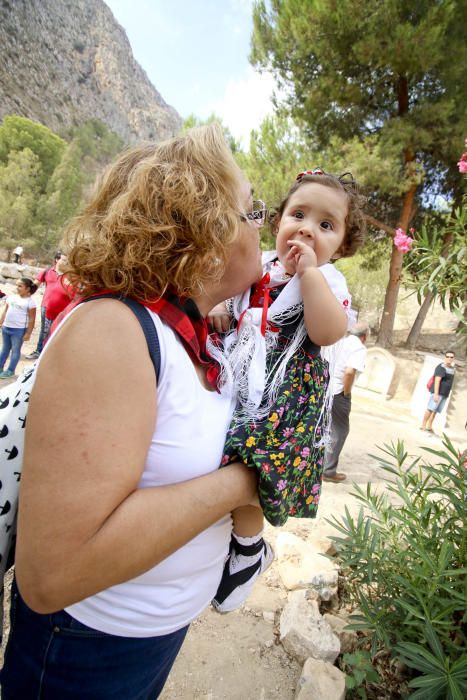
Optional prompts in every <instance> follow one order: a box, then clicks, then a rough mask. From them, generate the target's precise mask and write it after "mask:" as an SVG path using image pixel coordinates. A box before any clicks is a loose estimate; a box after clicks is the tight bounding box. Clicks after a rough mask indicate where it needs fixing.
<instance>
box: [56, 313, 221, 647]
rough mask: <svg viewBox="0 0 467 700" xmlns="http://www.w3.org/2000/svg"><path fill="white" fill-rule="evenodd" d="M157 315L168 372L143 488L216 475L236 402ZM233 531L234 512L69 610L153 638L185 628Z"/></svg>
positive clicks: (215, 580) (216, 578) (210, 586)
mask: <svg viewBox="0 0 467 700" xmlns="http://www.w3.org/2000/svg"><path fill="white" fill-rule="evenodd" d="M151 315H152V317H153V320H154V323H155V325H156V329H157V335H158V337H159V344H160V349H161V372H160V377H159V382H158V386H157V403H158V408H157V424H156V425H155V428H154V434H153V437H152V442H151V445H150V448H149V452H148V455H147V458H146V464H145V467H144V471H143V474H142V476H141V480H140V483H139V486H138V488H147V487H152V486H160V485H164V484H176V483H179V482H181V481H186V480H188V479H194V478H196V477H197V476H201V475H203V474H208V473H210V472H212V471H216V470H217V469H218V468H219V465H220V462H221V459H222V454H223V448H224V442H225V436H226V434H227V430H228V427H229V425H230V421H231V418H232V414H233V409H234V406H235V402H234V401H233V400H232V399H230V398H228V397H224V396H222V395H221V394H218V393H217V392H215V391H208V390H207V389H205V388H204V387H203V386H202V385H201V383H200V381H199V378H198V375H197V374H196V370H195V368H194V365H193V363H192V362H191V360H190V358H189V356H188V354H187V352H186V350H185V348H184V347H183V345H182V343H181V341H180V340H179V338H178V336H177V335H176V334H175V333H174V331H173V330H172V329H171V328H169V327H168V326H167V325H166V324H165V323H163V322H162V321H161V320H160V318H159V317H158V316H156V314H151ZM231 529H232V519H231V516H230V514H228V515H226V516H225V517H223V518H221V519H220V520H219V521H218V522H217V523H215V524H214V525H211V527H208V528H207V529H206V530H204V531H203V532H201V533H200V534H199V535H197V536H196V537H194V538H193V539H192V540H191V541H190V542H188V543H187V544H186V545H184V546H183V547H181V548H180V549H178V550H177V551H176V552H174V553H173V554H171V555H170V556H169V557H167V559H164V561H162V562H161V563H160V564H158V565H157V566H154V567H153V568H152V569H149V571H146V572H145V573H144V574H142V575H141V576H137V577H136V578H134V579H131V580H130V581H126V582H125V583H121V584H118V585H115V586H112V587H111V588H107V589H106V590H104V591H102V592H100V593H97V594H96V595H93V596H90V597H89V598H86V599H85V600H82V601H80V602H79V603H75V604H74V605H71V606H69V607H68V608H67V612H69V613H70V615H72V616H73V617H74V618H76V619H77V620H79V622H82V623H83V624H85V625H88V626H89V627H92V628H94V629H98V630H101V631H102V632H107V633H109V634H115V635H118V636H126V637H152V636H158V635H163V634H169V633H170V632H175V631H176V630H178V629H181V628H182V627H185V625H187V624H189V623H190V622H192V620H194V618H195V617H197V616H198V615H199V614H200V613H201V612H202V611H203V610H204V609H205V608H206V607H207V606H208V605H209V603H210V602H211V600H212V598H213V597H214V594H215V593H216V590H217V587H218V585H219V582H220V579H221V576H222V569H223V566H224V561H225V557H226V556H227V553H228V548H229V542H230V535H231ZM127 547H128V548H131V547H132V542H131V541H130V540H129V541H128V542H127ZM118 556H125V552H124V551H122V552H121V553H119V554H118Z"/></svg>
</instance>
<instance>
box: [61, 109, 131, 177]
mask: <svg viewBox="0 0 467 700" xmlns="http://www.w3.org/2000/svg"><path fill="white" fill-rule="evenodd" d="M67 141H68V142H74V143H75V144H76V146H77V147H79V149H80V151H81V153H82V157H83V158H86V159H89V160H90V161H92V162H93V163H98V164H99V165H106V164H107V163H109V162H110V161H111V160H112V159H113V158H114V157H115V156H116V155H117V153H119V152H120V151H121V150H122V149H123V145H124V144H123V141H122V139H121V138H120V136H118V135H117V134H116V133H115V132H113V131H112V130H111V129H109V127H108V126H106V125H105V124H104V123H103V122H101V121H99V120H98V119H89V120H88V121H86V122H84V124H80V125H79V126H76V127H74V128H73V129H71V130H70V132H69V133H68V135H67ZM94 170H95V168H94Z"/></svg>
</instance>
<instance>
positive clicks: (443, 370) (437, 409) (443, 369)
mask: <svg viewBox="0 0 467 700" xmlns="http://www.w3.org/2000/svg"><path fill="white" fill-rule="evenodd" d="M454 365H455V355H454V352H453V351H452V350H448V351H447V352H446V354H445V355H444V362H441V363H440V364H439V365H437V366H436V368H435V373H434V381H433V383H432V385H431V387H430V394H431V396H430V400H429V401H428V406H427V408H426V411H425V415H424V416H423V422H422V425H421V430H426V431H427V432H428V433H432V432H433V421H434V419H435V416H436V414H437V413H441V411H442V410H443V408H444V406H445V404H446V401H447V400H448V396H449V394H450V393H451V389H452V383H453V381H454V374H455V372H456V369H455V366H454Z"/></svg>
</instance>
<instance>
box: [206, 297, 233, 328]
mask: <svg viewBox="0 0 467 700" xmlns="http://www.w3.org/2000/svg"><path fill="white" fill-rule="evenodd" d="M207 320H208V323H209V324H210V325H211V326H212V327H213V329H214V330H215V331H216V333H226V332H227V331H228V330H229V328H230V321H231V318H230V314H229V312H228V311H227V307H226V305H225V302H224V301H222V302H221V303H220V304H217V306H215V307H214V308H213V309H211V311H210V312H209V313H208V316H207Z"/></svg>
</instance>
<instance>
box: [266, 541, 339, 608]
mask: <svg viewBox="0 0 467 700" xmlns="http://www.w3.org/2000/svg"><path fill="white" fill-rule="evenodd" d="M276 552H277V560H278V569H279V574H280V577H281V579H282V582H283V584H284V586H285V587H286V588H288V589H289V590H296V589H298V588H310V589H313V590H315V591H316V592H317V593H318V595H319V597H320V598H321V600H330V599H331V598H332V597H333V596H334V595H335V594H336V593H337V575H338V569H337V566H336V564H334V562H332V561H330V560H329V559H327V558H326V557H324V556H323V555H322V554H319V553H318V552H316V551H315V550H314V549H313V547H312V546H311V545H309V544H308V543H307V542H304V541H303V540H302V539H301V538H300V537H297V536H296V535H293V534H292V533H290V532H282V533H280V534H279V535H278V537H277V542H276Z"/></svg>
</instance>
